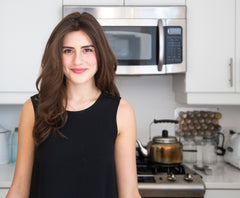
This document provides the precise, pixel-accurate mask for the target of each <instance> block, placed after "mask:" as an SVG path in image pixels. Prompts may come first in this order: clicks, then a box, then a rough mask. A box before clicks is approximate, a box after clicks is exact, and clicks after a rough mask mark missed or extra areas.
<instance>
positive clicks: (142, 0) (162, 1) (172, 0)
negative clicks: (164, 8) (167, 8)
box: [125, 0, 186, 6]
mask: <svg viewBox="0 0 240 198" xmlns="http://www.w3.org/2000/svg"><path fill="white" fill-rule="evenodd" d="M185 2H186V1H185V0H125V5H146V6H147V5H149V6H151V5H185Z"/></svg>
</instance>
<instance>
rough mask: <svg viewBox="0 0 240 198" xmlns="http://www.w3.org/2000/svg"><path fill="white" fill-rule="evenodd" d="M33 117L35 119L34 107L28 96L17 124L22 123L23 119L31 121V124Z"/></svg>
mask: <svg viewBox="0 0 240 198" xmlns="http://www.w3.org/2000/svg"><path fill="white" fill-rule="evenodd" d="M34 119H35V114H34V108H33V104H32V101H31V99H30V98H29V99H28V100H27V101H26V102H25V103H24V105H23V108H22V114H21V118H20V123H19V124H22V122H24V121H28V122H29V121H31V123H32V124H33V122H34ZM29 124H30V123H29Z"/></svg>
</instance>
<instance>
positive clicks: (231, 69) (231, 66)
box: [229, 58, 233, 87]
mask: <svg viewBox="0 0 240 198" xmlns="http://www.w3.org/2000/svg"><path fill="white" fill-rule="evenodd" d="M229 67H230V79H229V82H230V86H231V87H232V86H233V59H232V58H230V62H229Z"/></svg>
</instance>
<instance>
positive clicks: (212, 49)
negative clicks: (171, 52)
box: [173, 0, 240, 105]
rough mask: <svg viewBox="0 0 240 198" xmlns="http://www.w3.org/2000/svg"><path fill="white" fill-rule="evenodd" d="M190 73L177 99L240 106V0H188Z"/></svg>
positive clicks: (178, 84)
mask: <svg viewBox="0 0 240 198" xmlns="http://www.w3.org/2000/svg"><path fill="white" fill-rule="evenodd" d="M186 5H187V72H186V75H185V79H184V76H183V75H181V76H176V77H174V78H173V79H174V82H173V83H174V86H173V88H174V90H175V96H176V99H177V102H183V103H187V104H198V105H201V104H204V105H207V104H217V105H220V104H222V105H240V2H239V0H186Z"/></svg>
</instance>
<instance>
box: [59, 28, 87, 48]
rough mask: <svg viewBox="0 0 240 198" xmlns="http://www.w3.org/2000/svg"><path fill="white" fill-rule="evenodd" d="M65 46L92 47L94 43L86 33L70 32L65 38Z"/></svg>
mask: <svg viewBox="0 0 240 198" xmlns="http://www.w3.org/2000/svg"><path fill="white" fill-rule="evenodd" d="M65 45H70V46H79V45H80V46H82V45H92V41H91V39H90V38H89V36H88V35H87V34H86V33H85V32H83V31H81V30H79V31H74V32H69V33H67V34H66V35H65V36H64V38H63V46H65Z"/></svg>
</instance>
